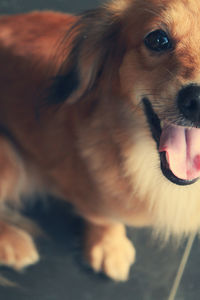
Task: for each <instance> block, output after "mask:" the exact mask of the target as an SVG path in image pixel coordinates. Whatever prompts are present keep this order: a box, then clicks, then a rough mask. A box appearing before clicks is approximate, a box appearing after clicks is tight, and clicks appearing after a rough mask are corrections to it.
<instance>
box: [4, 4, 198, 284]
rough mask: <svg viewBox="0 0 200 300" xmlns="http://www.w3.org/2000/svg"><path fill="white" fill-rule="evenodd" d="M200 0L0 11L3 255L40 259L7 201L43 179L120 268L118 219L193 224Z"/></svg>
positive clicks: (123, 267)
mask: <svg viewBox="0 0 200 300" xmlns="http://www.w3.org/2000/svg"><path fill="white" fill-rule="evenodd" d="M199 20H200V3H199V1H197V0H116V1H114V2H112V3H111V4H109V5H106V6H104V7H102V8H99V9H97V10H93V11H89V12H86V13H85V14H82V15H81V16H78V17H74V16H70V15H64V14H59V13H53V12H34V13H30V14H24V15H16V16H3V17H1V19H0V129H1V136H0V172H1V177H0V194H1V209H2V213H1V215H2V219H1V230H0V261H1V263H2V264H6V265H9V266H12V267H14V268H16V269H19V268H23V267H25V266H27V265H29V264H32V263H35V262H36V261H37V260H38V254H37V251H36V248H35V246H34V243H33V240H32V238H31V237H30V236H29V234H28V233H26V232H25V231H24V230H22V229H19V227H17V226H13V224H12V225H11V224H9V223H8V222H5V219H6V218H4V217H3V211H4V210H5V202H6V201H12V204H16V205H17V204H18V203H19V198H20V197H21V195H23V194H30V193H32V192H33V191H34V190H37V191H39V192H41V193H44V192H45V191H47V190H48V191H51V192H52V193H53V194H56V195H58V196H60V197H62V198H63V199H66V200H67V201H69V202H70V203H72V204H73V205H74V206H75V208H76V210H77V212H78V213H79V214H80V215H81V216H82V217H83V218H84V219H85V220H86V234H85V255H86V257H87V259H88V261H89V262H90V264H91V266H92V267H93V269H94V270H96V271H100V270H103V271H104V272H105V273H106V274H107V275H108V276H110V277H111V278H113V279H115V280H125V279H127V277H128V273H129V268H130V266H131V264H132V263H133V262H134V256H135V250H134V248H133V246H132V244H131V243H130V241H129V240H128V239H127V237H126V233H125V227H124V226H125V225H131V226H152V227H153V228H154V230H155V232H156V233H158V234H161V235H162V236H163V237H164V238H168V237H169V236H170V235H171V234H172V235H174V236H177V237H181V236H184V235H188V234H189V233H191V232H195V231H197V230H198V229H199V227H200V201H199V197H200V183H199V181H198V177H200V129H198V127H200V23H199Z"/></svg>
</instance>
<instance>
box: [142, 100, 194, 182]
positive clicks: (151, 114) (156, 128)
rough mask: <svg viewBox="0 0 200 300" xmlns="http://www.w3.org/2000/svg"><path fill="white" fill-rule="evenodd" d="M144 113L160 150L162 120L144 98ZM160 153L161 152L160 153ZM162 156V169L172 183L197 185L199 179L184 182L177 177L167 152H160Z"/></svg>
mask: <svg viewBox="0 0 200 300" xmlns="http://www.w3.org/2000/svg"><path fill="white" fill-rule="evenodd" d="M142 101H143V105H144V111H145V115H146V118H147V122H148V124H149V127H150V130H151V133H152V137H153V139H154V140H155V142H156V144H157V149H159V142H160V137H161V133H162V128H161V124H160V119H159V117H158V116H157V114H156V113H155V111H154V110H153V108H152V105H151V102H150V101H149V100H148V99H147V98H143V99H142ZM158 152H159V151H158ZM159 155H160V168H161V171H162V173H163V175H164V176H165V177H166V178H167V179H168V180H169V181H171V182H172V183H174V184H177V185H190V184H193V183H195V182H196V181H197V180H198V179H199V178H195V179H193V180H184V179H181V178H178V177H176V176H175V175H174V174H173V173H172V171H171V170H170V168H169V164H168V162H167V159H166V153H165V152H159Z"/></svg>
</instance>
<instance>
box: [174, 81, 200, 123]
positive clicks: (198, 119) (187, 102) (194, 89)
mask: <svg viewBox="0 0 200 300" xmlns="http://www.w3.org/2000/svg"><path fill="white" fill-rule="evenodd" d="M177 101H178V108H179V110H180V112H181V114H182V115H183V116H184V117H185V118H186V119H187V120H189V121H191V122H193V123H195V125H197V124H200V86H198V85H195V84H190V85H187V86H185V87H183V88H182V89H181V90H180V91H179V93H178V97H177Z"/></svg>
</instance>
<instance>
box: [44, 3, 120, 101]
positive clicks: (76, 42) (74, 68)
mask: <svg viewBox="0 0 200 300" xmlns="http://www.w3.org/2000/svg"><path fill="white" fill-rule="evenodd" d="M120 27H121V25H120V20H119V18H117V17H116V16H115V15H114V14H112V12H111V11H109V10H108V9H106V8H99V9H96V10H91V11H88V12H86V13H84V14H82V15H81V16H80V17H79V19H78V21H77V23H76V24H75V25H74V26H73V27H72V28H71V30H70V33H68V37H67V39H68V38H69V40H71V38H73V36H75V38H73V42H72V44H71V45H70V49H71V51H70V53H69V54H68V55H67V58H66V60H65V61H64V63H63V64H62V66H61V68H60V71H59V72H58V74H57V76H56V77H55V78H54V82H53V84H52V86H51V88H50V93H49V97H48V99H47V102H48V104H59V103H62V102H64V101H66V100H67V102H68V103H74V102H75V101H77V100H79V99H81V98H82V97H83V96H84V95H85V94H86V93H88V92H89V91H91V90H92V89H93V88H94V87H95V86H96V85H97V84H98V83H99V82H100V81H101V79H102V78H103V77H104V78H105V74H107V75H108V74H110V77H111V73H112V72H114V69H115V68H117V64H118V62H119V61H120V60H121V59H122V57H123V52H124V49H123V48H124V46H122V43H120ZM66 42H67V40H66Z"/></svg>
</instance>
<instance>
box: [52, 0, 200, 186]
mask: <svg viewBox="0 0 200 300" xmlns="http://www.w3.org/2000/svg"><path fill="white" fill-rule="evenodd" d="M74 33H76V37H75V38H74V42H73V45H72V50H71V53H70V54H69V55H68V58H67V60H66V61H64V63H63V65H62V67H61V70H60V73H59V75H58V77H57V78H56V80H55V83H54V84H53V87H52V91H53V92H52V93H51V98H49V102H50V103H61V102H64V101H65V100H66V99H67V102H68V103H74V102H76V101H77V100H79V101H80V99H83V98H85V97H87V96H88V95H89V94H90V93H93V92H94V91H95V90H98V91H100V93H101V95H102V94H103V93H105V94H106V93H107V94H109V93H110V95H111V94H117V95H118V97H119V95H122V97H123V99H126V101H127V102H128V103H129V104H131V106H132V107H133V108H136V107H137V108H138V109H139V110H140V111H141V112H142V115H143V117H144V118H145V119H146V121H147V122H148V126H149V130H150V131H151V133H152V136H153V138H154V139H155V142H156V144H157V148H158V152H159V153H160V159H161V169H162V171H163V174H164V175H165V176H166V177H167V178H168V179H169V180H170V181H172V182H174V183H176V184H179V185H187V184H191V183H193V182H195V181H196V179H197V178H198V177H199V176H200V129H198V128H199V127H200V2H199V1H198V0H116V1H114V2H112V3H111V4H108V5H106V6H104V7H103V8H100V9H97V10H94V11H89V12H86V13H85V14H83V15H81V16H80V17H79V19H78V22H77V24H76V25H75V26H74V27H73V28H72V29H71V31H70V33H68V35H69V36H70V35H71V34H74ZM69 40H70V39H69ZM108 97H109V96H108ZM82 101H83V100H82Z"/></svg>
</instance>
